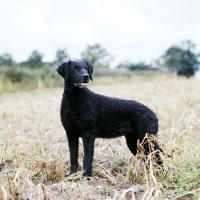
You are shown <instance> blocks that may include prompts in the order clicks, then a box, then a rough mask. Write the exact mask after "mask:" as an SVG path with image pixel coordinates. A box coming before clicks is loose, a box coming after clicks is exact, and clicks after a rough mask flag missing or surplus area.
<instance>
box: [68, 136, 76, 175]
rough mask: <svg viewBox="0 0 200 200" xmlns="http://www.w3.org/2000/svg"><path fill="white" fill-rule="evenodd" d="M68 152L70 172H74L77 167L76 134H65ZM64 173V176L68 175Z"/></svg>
mask: <svg viewBox="0 0 200 200" xmlns="http://www.w3.org/2000/svg"><path fill="white" fill-rule="evenodd" d="M67 138H68V144H69V152H70V163H71V167H70V173H69V174H68V175H70V174H72V173H75V172H76V171H77V168H78V136H77V135H76V134H74V133H70V134H67ZM68 175H66V176H68Z"/></svg>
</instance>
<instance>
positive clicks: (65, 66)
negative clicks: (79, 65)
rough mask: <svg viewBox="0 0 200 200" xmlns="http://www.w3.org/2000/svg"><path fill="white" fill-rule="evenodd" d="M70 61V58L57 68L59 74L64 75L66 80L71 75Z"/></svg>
mask: <svg viewBox="0 0 200 200" xmlns="http://www.w3.org/2000/svg"><path fill="white" fill-rule="evenodd" d="M70 63H71V60H69V61H68V62H64V63H62V64H61V65H60V66H59V67H58V68H57V69H56V70H57V72H58V74H59V75H60V76H62V77H63V78H64V79H65V80H67V79H68V76H69V66H70Z"/></svg>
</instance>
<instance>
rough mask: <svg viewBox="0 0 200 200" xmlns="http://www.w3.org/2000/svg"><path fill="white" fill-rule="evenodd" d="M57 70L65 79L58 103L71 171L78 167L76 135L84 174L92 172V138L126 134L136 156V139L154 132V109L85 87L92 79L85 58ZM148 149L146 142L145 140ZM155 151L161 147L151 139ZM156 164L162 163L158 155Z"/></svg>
mask: <svg viewBox="0 0 200 200" xmlns="http://www.w3.org/2000/svg"><path fill="white" fill-rule="evenodd" d="M57 72H58V73H59V74H60V75H61V76H62V77H63V78H64V93H63V98H62V103H61V111H60V114H61V121H62V124H63V126H64V128H65V131H66V133H67V138H68V143H69V150H70V162H71V167H70V174H71V173H74V172H76V170H77V168H78V138H79V137H81V138H82V140H83V146H84V159H83V170H84V173H83V175H84V176H90V175H91V173H92V161H93V153H94V141H95V138H98V137H99V138H115V137H119V136H125V138H126V142H127V145H128V148H129V149H130V151H131V152H132V153H133V154H134V155H136V153H137V140H138V139H139V140H140V141H142V140H143V139H144V137H145V135H146V133H148V134H152V135H156V134H157V132H158V119H157V117H156V115H155V113H154V112H153V111H151V110H150V109H149V108H148V107H146V106H145V105H143V104H141V103H138V102H136V101H133V100H124V99H118V98H112V97H107V96H103V95H99V94H95V93H93V92H92V91H90V90H89V89H87V88H86V85H87V83H88V82H89V79H90V80H92V73H93V67H92V65H91V64H89V63H88V62H87V61H80V62H76V61H68V62H65V63H63V64H62V65H60V66H59V67H58V69H57ZM143 146H144V149H145V151H146V153H149V152H150V147H149V145H148V142H147V141H146V143H144V145H143ZM154 150H159V151H161V152H162V149H161V148H160V147H159V146H158V144H157V143H156V142H154ZM157 157H158V163H159V164H161V161H160V157H159V154H157Z"/></svg>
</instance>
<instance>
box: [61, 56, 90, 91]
mask: <svg viewBox="0 0 200 200" xmlns="http://www.w3.org/2000/svg"><path fill="white" fill-rule="evenodd" d="M57 72H58V73H59V74H60V75H61V76H62V77H63V78H64V79H65V82H66V83H67V84H69V85H71V86H75V87H79V88H84V87H85V86H86V85H87V83H88V82H89V80H92V73H93V66H92V65H91V64H90V63H88V62H87V61H70V60H69V61H68V62H64V63H63V64H61V65H60V66H59V67H58V68H57Z"/></svg>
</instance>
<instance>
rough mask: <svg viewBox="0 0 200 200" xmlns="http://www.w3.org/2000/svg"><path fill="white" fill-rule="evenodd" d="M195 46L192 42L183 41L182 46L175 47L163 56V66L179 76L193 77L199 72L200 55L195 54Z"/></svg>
mask: <svg viewBox="0 0 200 200" xmlns="http://www.w3.org/2000/svg"><path fill="white" fill-rule="evenodd" d="M194 48H195V45H194V44H193V43H192V42H191V41H183V42H182V43H181V45H173V46H171V47H170V48H168V49H167V50H166V51H165V54H164V55H163V56H162V59H163V66H164V67H166V68H167V69H168V70H169V71H171V72H174V71H176V72H177V74H178V75H184V76H187V77H190V76H193V75H194V73H195V72H196V71H197V70H198V67H199V64H200V62H199V61H198V57H199V56H200V55H199V54H195V53H194V52H193V50H194Z"/></svg>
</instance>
